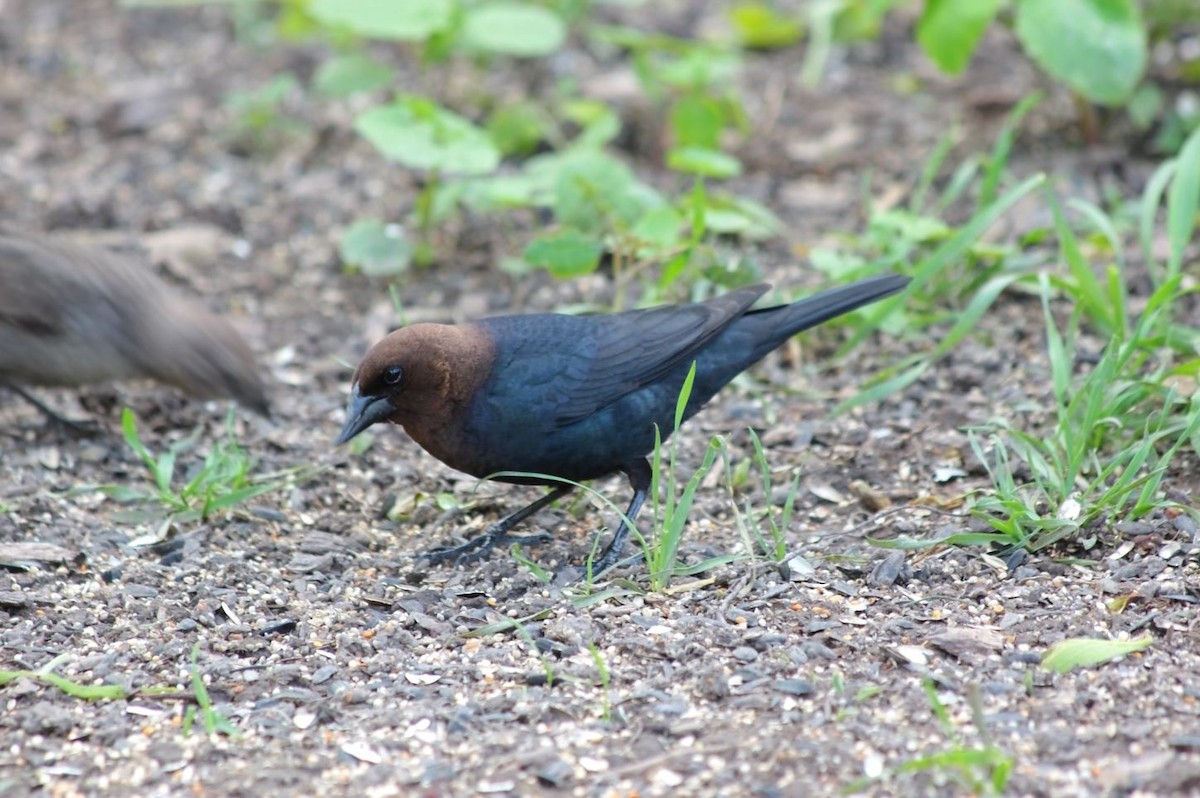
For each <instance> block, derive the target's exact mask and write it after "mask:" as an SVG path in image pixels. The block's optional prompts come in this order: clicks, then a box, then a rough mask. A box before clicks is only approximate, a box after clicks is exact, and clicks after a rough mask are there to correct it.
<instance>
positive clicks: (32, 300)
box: [0, 229, 269, 415]
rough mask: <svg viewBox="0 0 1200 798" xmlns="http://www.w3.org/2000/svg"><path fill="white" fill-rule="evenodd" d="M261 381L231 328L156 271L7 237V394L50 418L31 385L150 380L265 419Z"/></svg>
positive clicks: (1, 288)
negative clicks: (223, 400)
mask: <svg viewBox="0 0 1200 798" xmlns="http://www.w3.org/2000/svg"><path fill="white" fill-rule="evenodd" d="M259 374H260V372H259V369H258V366H257V363H256V362H255V359H254V354H253V352H251V350H250V347H249V346H248V345H247V344H246V342H245V340H243V339H242V337H241V336H240V335H238V333H237V332H236V331H235V330H234V329H233V327H232V326H230V325H229V323H228V322H226V321H225V320H224V319H221V318H219V317H218V316H216V315H214V314H212V313H210V312H209V311H208V310H206V309H205V308H204V307H202V306H201V305H200V304H199V303H197V302H195V301H192V300H188V299H185V298H183V297H180V296H177V295H176V294H175V293H174V292H173V291H172V290H171V289H170V288H168V287H167V285H166V284H165V283H163V281H162V280H160V279H159V278H158V277H157V276H155V275H154V274H153V273H152V272H151V271H150V270H149V269H148V268H145V267H144V266H141V265H140V264H136V263H131V262H129V261H127V260H125V259H122V258H119V257H117V256H115V255H113V254H110V253H108V252H103V251H99V250H94V249H86V248H83V247H80V246H77V245H75V244H69V243H66V242H63V241H61V240H58V239H56V238H50V237H48V236H34V235H27V234H24V233H17V232H14V231H12V230H4V229H0V385H5V386H7V387H9V388H10V389H12V390H14V391H15V392H17V393H19V394H20V395H22V396H24V397H26V398H27V399H30V400H31V401H33V403H34V404H35V405H38V406H39V408H41V409H42V410H43V411H44V412H48V413H49V411H47V410H46V408H44V407H43V406H42V405H41V404H40V403H39V402H37V401H36V400H33V399H32V397H30V396H29V395H28V394H26V393H25V392H24V390H22V386H27V385H38V386H78V385H84V384H86V383H92V382H103V381H107V380H119V379H127V378H138V377H148V378H150V379H154V380H158V381H159V382H163V383H166V384H167V385H172V386H174V387H176V388H179V389H181V390H183V391H184V392H186V393H188V394H190V395H192V396H195V397H197V398H214V399H215V398H229V399H235V400H237V401H238V402H240V403H241V404H243V405H245V406H246V407H248V408H250V409H251V410H254V411H256V412H258V413H262V414H263V415H266V414H267V413H268V409H269V406H268V403H267V398H266V392H265V390H264V387H263V383H262V379H261V377H260V376H259ZM49 414H50V415H53V413H49Z"/></svg>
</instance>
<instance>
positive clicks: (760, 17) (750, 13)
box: [729, 2, 804, 50]
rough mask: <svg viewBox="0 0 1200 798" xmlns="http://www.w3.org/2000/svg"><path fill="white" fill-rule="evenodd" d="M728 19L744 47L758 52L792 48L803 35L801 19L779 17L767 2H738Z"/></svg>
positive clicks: (780, 15) (730, 11)
mask: <svg viewBox="0 0 1200 798" xmlns="http://www.w3.org/2000/svg"><path fill="white" fill-rule="evenodd" d="M729 20H730V21H731V22H732V23H733V28H734V30H735V31H737V36H738V40H739V41H740V42H741V43H742V46H744V47H750V48H752V49H756V50H774V49H779V48H783V47H790V46H792V45H793V44H795V43H797V42H798V41H800V37H801V36H803V35H804V25H803V24H801V22H800V20H799V19H796V18H795V17H789V16H785V15H783V14H780V13H779V12H778V11H776V10H775V9H774V8H772V7H771V6H769V5H767V4H766V3H758V2H750V3H738V4H737V5H735V6H734V7H733V8H731V9H729Z"/></svg>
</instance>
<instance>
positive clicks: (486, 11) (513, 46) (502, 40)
mask: <svg viewBox="0 0 1200 798" xmlns="http://www.w3.org/2000/svg"><path fill="white" fill-rule="evenodd" d="M405 2H409V0H405ZM400 5H403V4H400ZM462 35H463V40H464V41H465V42H466V43H467V45H468V46H470V47H473V48H474V49H476V50H481V51H483V52H486V53H499V54H502V55H516V56H524V57H527V58H531V57H537V56H546V55H550V54H551V53H553V52H555V51H556V50H558V49H559V48H560V47H562V45H563V42H564V41H566V38H567V27H566V25H564V24H563V21H562V19H560V18H559V17H558V15H557V14H555V13H554V12H552V11H549V10H547V9H545V8H542V7H541V6H535V5H529V4H527V3H489V4H487V5H483V6H478V7H476V8H472V9H470V10H469V11H468V12H467V17H466V20H465V21H464V22H463V31H462Z"/></svg>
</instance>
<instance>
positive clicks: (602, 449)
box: [451, 277, 907, 482]
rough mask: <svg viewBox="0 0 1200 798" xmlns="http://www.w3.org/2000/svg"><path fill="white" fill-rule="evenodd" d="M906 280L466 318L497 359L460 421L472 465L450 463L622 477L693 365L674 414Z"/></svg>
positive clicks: (476, 469) (488, 469)
mask: <svg viewBox="0 0 1200 798" xmlns="http://www.w3.org/2000/svg"><path fill="white" fill-rule="evenodd" d="M906 282H907V280H906V279H905V278H902V277H885V278H881V279H879V280H873V281H868V282H864V283H857V284H855V285H852V286H848V287H846V288H841V289H836V290H835V291H831V292H828V293H824V294H820V295H818V296H816V297H810V298H808V299H805V300H801V301H800V302H796V303H795V304H792V305H783V306H779V307H773V308H764V309H762V310H752V311H749V312H747V309H748V308H749V307H750V305H751V304H753V303H754V301H755V300H756V299H758V298H759V297H760V296H761V295H762V294H763V293H764V292H765V291H766V290H767V286H765V285H757V286H750V287H747V288H742V289H740V290H738V291H734V292H732V293H729V294H725V295H723V296H721V297H718V298H717V299H713V300H710V301H708V302H703V303H697V304H693V305H682V306H680V305H674V306H672V305H667V306H663V307H659V308H653V309H649V310H633V311H628V312H625V313H616V314H612V315H605V316H567V315H562V314H556V313H546V314H534V315H525V316H504V317H498V318H493V319H485V320H482V321H479V322H475V325H476V326H478V327H479V328H480V329H482V330H483V331H485V332H486V333H487V335H488V336H490V337H491V339H492V341H493V342H494V344H495V351H496V360H495V365H494V366H493V369H492V372H491V374H490V376H489V377H488V380H487V382H485V383H484V386H483V389H482V390H480V391H479V392H478V393H477V394H476V395H475V398H474V400H473V401H472V402H471V404H470V407H469V410H468V412H467V414H466V416H465V417H464V418H463V424H464V432H465V434H466V435H468V436H469V437H470V439H471V440H472V443H473V445H472V446H471V448H472V449H473V450H474V452H475V454H476V461H475V462H470V463H468V462H460V463H452V464H451V465H453V466H454V467H455V468H458V469H460V470H463V471H466V472H467V473H469V474H472V475H474V476H478V477H486V476H488V475H490V474H494V473H497V472H500V471H526V472H535V473H545V474H553V475H554V476H556V477H562V478H565V479H570V480H573V481H576V482H579V481H584V480H588V479H595V478H597V477H602V476H606V475H608V474H611V473H614V472H616V471H619V470H622V468H623V467H624V466H626V465H627V464H628V463H629V462H630V461H631V460H634V459H638V458H641V457H645V456H646V455H648V454H649V453H650V452H651V451H652V450H653V448H654V430H655V426H656V425H657V427H658V429H659V430H660V432H661V435H662V437H663V438H664V439H665V438H666V437H667V436H668V435H670V434H671V432H672V430H673V428H674V416H675V407H676V403H677V401H678V397H679V395H680V392H681V391H682V389H683V384H684V380H685V379H686V377H687V374H688V372H689V370H690V369H691V366H692V363H693V361H694V362H695V364H696V376H695V380H694V382H693V385H692V390H691V393H690V396H689V400H688V404H687V407H686V409H685V412H684V418H685V419H686V418H690V417H691V416H693V415H695V413H696V412H697V411H699V410H700V408H701V407H703V406H704V405H705V404H706V403H707V402H708V401H709V400H710V399H711V398H712V397H713V396H714V395H715V394H716V393H717V392H718V391H719V390H720V389H721V388H723V387H724V386H725V385H726V384H728V383H729V382H730V381H731V380H732V379H733V378H734V377H736V376H737V375H738V374H740V373H741V372H743V371H745V370H746V369H747V368H749V367H750V366H751V365H753V364H754V363H756V362H758V361H759V360H761V359H762V358H763V357H765V356H766V355H767V354H768V353H769V352H771V351H773V350H774V349H776V348H777V347H779V346H780V344H782V343H783V342H784V341H786V340H787V339H789V338H791V337H792V336H793V335H795V334H796V333H798V332H801V331H802V330H806V329H808V328H810V327H813V326H815V325H817V324H820V323H821V322H823V321H826V320H828V319H830V318H833V317H835V316H840V315H842V314H843V313H846V312H847V311H849V310H852V309H854V308H857V307H860V306H862V305H864V304H866V303H869V302H873V301H875V300H877V299H879V298H880V297H883V296H887V295H888V294H891V293H893V292H895V291H897V290H899V289H900V288H901V287H903V286H904V284H905V283H906ZM521 481H529V480H521Z"/></svg>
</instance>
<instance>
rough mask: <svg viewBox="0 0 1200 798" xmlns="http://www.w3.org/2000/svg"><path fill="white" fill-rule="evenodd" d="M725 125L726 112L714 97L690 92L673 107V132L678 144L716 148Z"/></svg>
mask: <svg viewBox="0 0 1200 798" xmlns="http://www.w3.org/2000/svg"><path fill="white" fill-rule="evenodd" d="M723 127H725V113H724V112H723V111H722V109H721V104H720V103H719V102H717V101H716V100H714V99H713V98H712V97H706V96H704V95H697V94H688V95H685V96H683V97H681V98H680V99H679V101H678V102H676V103H675V104H674V105H673V106H672V107H671V132H672V133H673V134H674V135H675V144H676V145H677V146H680V147H703V148H707V149H710V150H715V149H717V147H718V146H719V145H720V141H721V129H722V128H723Z"/></svg>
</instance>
